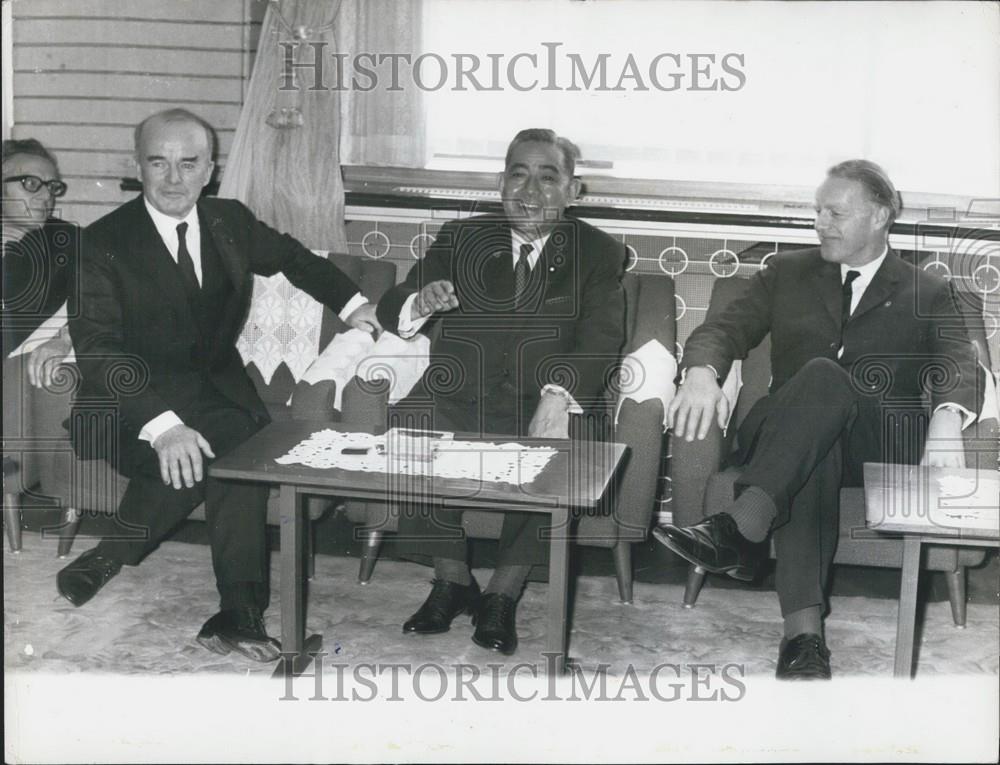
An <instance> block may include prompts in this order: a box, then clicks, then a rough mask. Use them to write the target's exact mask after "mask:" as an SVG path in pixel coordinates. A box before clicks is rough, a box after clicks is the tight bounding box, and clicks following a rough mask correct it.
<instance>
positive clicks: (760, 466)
mask: <svg viewBox="0 0 1000 765" xmlns="http://www.w3.org/2000/svg"><path fill="white" fill-rule="evenodd" d="M885 415H886V411H885V410H884V409H883V407H882V406H881V404H880V402H879V400H878V399H877V398H876V397H873V396H870V395H867V394H866V392H865V391H864V390H863V389H861V388H860V387H859V386H858V385H856V384H855V383H854V381H852V379H851V376H850V374H849V373H848V372H847V370H845V369H844V368H843V367H841V366H840V365H839V364H837V363H836V362H834V361H831V360H829V359H814V360H813V361H810V362H809V363H808V364H806V365H805V366H804V367H803V368H802V369H801V370H799V372H798V373H797V374H795V375H794V376H793V377H792V378H791V379H790V380H789V381H788V382H786V383H785V384H784V385H783V386H782V387H781V388H780V389H778V390H777V391H776V392H775V393H773V394H771V395H769V396H767V397H765V398H764V399H761V401H759V402H758V403H757V404H756V405H755V406H754V408H753V409H751V411H750V413H749V414H748V415H747V417H746V419H745V420H744V422H743V423H742V424H741V426H740V430H739V436H738V438H739V449H738V450H737V453H736V456H735V461H736V462H737V463H738V464H742V465H743V466H744V468H743V472H742V474H741V476H740V478H739V480H738V483H739V484H741V485H746V486H758V487H760V488H762V489H763V490H764V491H766V492H767V493H768V495H770V496H771V497H772V498H773V499H774V501H775V505H776V506H777V508H778V515H777V518H776V519H775V522H774V525H773V529H774V547H775V553H776V559H777V561H776V563H777V571H776V580H775V586H776V589H777V591H778V600H779V602H780V604H781V611H782V614H788V613H791V612H793V611H798V610H800V609H802V608H807V607H809V606H816V605H819V606H821V607H823V606H824V605H825V602H826V596H825V592H826V587H827V582H828V579H829V574H830V569H831V566H832V563H833V556H834V553H835V552H836V549H837V537H838V530H839V526H840V488H841V486H845V485H846V486H860V485H861V483H862V465H863V463H865V462H913V461H915V460H916V459H917V457H918V456H919V454H920V448H921V447H922V441H923V439H922V438H920V437H918V438H915V439H914V438H908V439H906V442H905V443H901V442H900V440H899V439H898V438H896V436H897V435H898V434H896V433H894V432H893V421H892V419H891V418H887V417H886V416H885ZM915 432H918V433H920V432H921V429H920V428H917V429H916V431H915Z"/></svg>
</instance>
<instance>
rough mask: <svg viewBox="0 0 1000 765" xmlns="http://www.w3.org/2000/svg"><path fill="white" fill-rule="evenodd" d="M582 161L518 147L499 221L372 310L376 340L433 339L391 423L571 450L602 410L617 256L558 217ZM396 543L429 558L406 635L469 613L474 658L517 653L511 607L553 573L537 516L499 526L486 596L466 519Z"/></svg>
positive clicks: (618, 309)
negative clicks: (480, 652) (533, 574)
mask: <svg viewBox="0 0 1000 765" xmlns="http://www.w3.org/2000/svg"><path fill="white" fill-rule="evenodd" d="M578 156H579V150H578V149H577V148H576V146H574V145H573V144H572V143H571V142H570V141H568V140H566V139H565V138H560V137H558V136H556V134H555V133H553V132H552V131H551V130H544V129H529V130H523V131H521V132H520V133H518V135H517V136H516V137H515V138H514V140H513V141H512V142H511V144H510V147H509V148H508V150H507V157H506V161H505V169H504V171H503V172H502V173H501V174H500V177H499V187H500V195H501V197H502V202H503V210H504V215H503V216H496V215H483V216H475V217H472V218H468V219H466V220H461V221H453V222H451V223H448V224H446V225H445V226H443V227H442V228H441V230H440V231H439V232H438V234H437V236H436V238H435V241H434V244H433V245H432V246H431V247H430V248H429V249H428V251H427V253H426V255H425V257H424V258H423V259H422V260H421V262H420V263H418V264H416V265H415V266H414V267H413V268H412V269H411V271H410V273H409V274H408V276H407V278H406V280H405V281H404V282H403V283H402V284H400V285H398V286H397V287H396V288H394V289H393V290H390V291H389V292H388V293H386V294H385V295H384V296H383V298H382V299H381V300H380V301H379V304H378V318H379V321H380V322H381V323H382V324H383V326H385V327H388V328H394V329H395V330H396V331H397V332H398V333H399V334H401V335H402V336H404V337H407V336H410V335H412V334H413V333H414V332H416V331H417V330H418V329H422V330H423V331H430V330H432V331H430V334H431V338H432V341H431V352H430V353H431V358H430V366H429V367H428V369H427V371H426V373H425V374H424V377H423V379H422V381H421V384H420V385H418V387H417V389H416V390H415V391H414V392H412V393H411V394H410V396H408V397H407V399H405V400H404V401H402V402H400V404H398V405H397V411H399V412H401V413H406V412H407V411H410V410H411V409H412V408H416V409H421V408H425V407H426V408H429V409H430V416H431V419H432V421H433V426H434V427H436V428H438V429H444V430H454V431H464V432H472V433H497V434H509V435H513V436H534V437H545V438H566V437H567V436H568V434H569V427H570V426H569V421H570V414H571V413H574V412H575V413H582V412H584V411H585V410H589V411H592V410H594V409H595V408H597V407H598V406H599V402H600V400H601V392H602V390H603V389H604V386H605V383H606V382H607V379H608V374H609V372H610V371H611V370H613V369H614V368H615V365H616V364H617V362H618V360H619V354H620V351H621V347H622V344H623V342H624V335H625V332H624V316H625V309H624V296H623V290H622V286H621V276H622V271H623V268H624V264H625V248H624V246H623V245H622V243H621V242H617V241H615V240H614V239H612V238H611V237H610V236H608V235H607V234H605V233H603V232H601V231H598V230H597V229H595V228H593V227H592V226H590V225H588V224H586V223H584V222H583V221H579V220H575V219H571V218H567V217H565V216H564V212H565V210H566V207H567V206H569V205H570V204H571V203H572V202H573V200H574V199H575V198H576V196H577V195H578V194H579V191H580V181H579V180H578V179H577V178H576V177H575V174H574V173H575V163H576V159H577V158H578ZM557 533H558V532H557ZM397 539H398V542H397V543H398V545H399V549H400V550H401V552H402V553H403V554H404V555H408V556H415V557H418V558H421V557H430V558H431V559H432V560H433V563H434V569H435V578H434V580H433V582H432V585H433V586H432V589H431V593H430V595H429V596H428V597H427V600H426V601H425V602H424V604H423V605H422V606H421V607H420V609H419V610H418V611H417V612H416V613H415V614H414V615H413V616H412V617H411V618H410V619H408V620H407V621H406V623H405V624H404V625H403V631H404V632H409V633H422V634H433V633H439V632H445V631H447V630H448V629H449V627H450V625H451V622H452V620H453V619H454V618H455V617H456V616H457V615H458V614H460V613H462V612H463V611H470V612H473V614H474V622H475V624H476V629H475V633H474V635H473V638H472V639H473V641H474V642H475V643H476V644H478V645H480V646H483V647H485V648H489V649H492V650H496V651H500V652H502V653H506V654H509V653H512V652H513V651H514V649H515V648H516V646H517V632H516V626H515V607H516V603H517V600H518V598H519V597H520V593H521V590H522V588H523V586H524V582H525V581H526V578H527V576H528V573H529V572H530V569H531V566H532V565H536V564H539V565H540V564H544V563H545V562H546V559H547V558H546V556H547V552H548V547H547V542H546V541H545V540H544V539H543V538H542V523H541V518H540V516H538V515H532V514H530V513H517V512H506V513H504V518H503V529H502V532H501V536H500V542H499V553H498V559H497V568H496V570H495V572H494V574H493V576H492V578H491V579H490V582H489V584H488V586H487V587H486V590H485V593H484V594H482V595H480V590H479V586H478V584H477V583H476V581H475V580H474V579H473V578H472V575H471V572H470V571H469V566H468V564H467V562H466V558H467V551H466V540H465V537H464V533H463V531H462V524H461V511H458V510H452V509H445V508H442V507H439V506H435V507H433V512H431V513H430V514H429V515H425V516H421V515H420V514H419V513H410V512H405V513H402V514H401V517H400V521H399V532H398V535H397Z"/></svg>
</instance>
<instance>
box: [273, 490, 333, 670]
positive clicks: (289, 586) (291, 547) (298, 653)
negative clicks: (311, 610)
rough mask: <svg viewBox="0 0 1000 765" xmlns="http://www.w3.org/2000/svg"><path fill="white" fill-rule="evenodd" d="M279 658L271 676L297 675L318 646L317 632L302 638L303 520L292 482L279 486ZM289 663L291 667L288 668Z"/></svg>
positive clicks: (319, 639) (321, 642) (309, 660)
mask: <svg viewBox="0 0 1000 765" xmlns="http://www.w3.org/2000/svg"><path fill="white" fill-rule="evenodd" d="M279 505H280V521H281V526H280V529H281V532H280V538H281V559H280V573H281V590H280V597H281V659H280V660H279V662H278V666H277V667H275V670H274V677H285V676H286V675H287V674H289V669H290V670H291V674H293V675H298V674H301V673H302V672H303V671H304V670H305V669H306V667H308V666H309V663H310V662H311V661H312V656H311V655H310V654H311V653H316V652H317V651H319V650H320V648H322V645H323V638H322V636H321V635H313V636H312V637H310V638H309V639H308V640H306V639H305V627H306V623H305V597H304V596H305V592H304V589H305V584H304V582H303V573H304V572H303V568H304V567H303V557H302V556H303V547H304V545H305V520H304V511H303V502H302V495H301V494H300V493H299V492H298V490H297V489H296V487H295V486H294V485H293V484H282V485H281V496H280V500H279ZM289 663H290V664H291V666H290V667H289Z"/></svg>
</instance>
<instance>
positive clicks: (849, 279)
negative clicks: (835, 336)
mask: <svg viewBox="0 0 1000 765" xmlns="http://www.w3.org/2000/svg"><path fill="white" fill-rule="evenodd" d="M859 276H861V274H860V273H858V272H857V271H848V272H847V274H846V275H845V276H844V284H843V286H842V287H841V288H840V347H841V348H843V347H844V327H845V326H846V325H847V320H848V319H850V318H851V300H852V298H853V297H854V287H853V286H852V285H853V284H854V280H855V279H857V278H858V277H859Z"/></svg>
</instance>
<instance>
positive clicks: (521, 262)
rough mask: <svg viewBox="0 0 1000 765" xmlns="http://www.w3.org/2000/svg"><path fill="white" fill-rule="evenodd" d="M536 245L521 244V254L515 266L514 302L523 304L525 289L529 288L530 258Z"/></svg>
mask: <svg viewBox="0 0 1000 765" xmlns="http://www.w3.org/2000/svg"><path fill="white" fill-rule="evenodd" d="M534 250H535V247H534V245H531V244H522V245H521V256H520V257H519V258H518V259H517V264H516V265H515V266H514V304H515V305H521V304H522V302H523V300H524V297H525V291H526V290H527V288H528V276H529V274H530V273H531V266H530V265H529V264H528V258H529V257H530V256H531V253H532V252H534Z"/></svg>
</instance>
